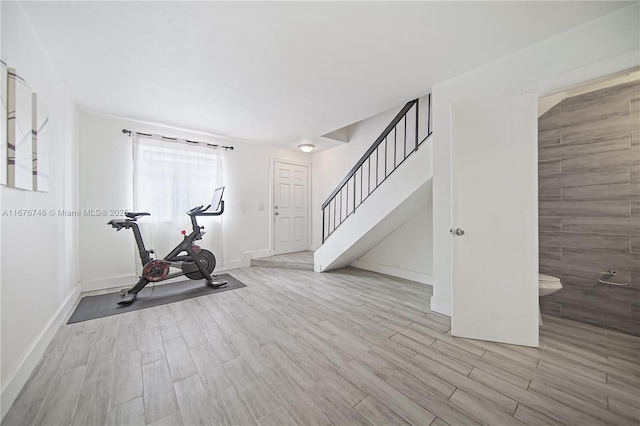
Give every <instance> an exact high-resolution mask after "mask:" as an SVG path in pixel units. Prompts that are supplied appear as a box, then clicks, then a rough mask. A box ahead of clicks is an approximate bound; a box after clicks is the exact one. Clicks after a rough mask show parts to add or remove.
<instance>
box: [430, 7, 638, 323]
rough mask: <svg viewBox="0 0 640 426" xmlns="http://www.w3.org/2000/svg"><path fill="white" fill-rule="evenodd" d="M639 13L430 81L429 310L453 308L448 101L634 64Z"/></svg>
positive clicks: (572, 80) (558, 83) (565, 81)
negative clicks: (431, 265)
mask: <svg viewBox="0 0 640 426" xmlns="http://www.w3.org/2000/svg"><path fill="white" fill-rule="evenodd" d="M639 16H640V13H639V6H638V4H635V5H632V6H629V7H627V8H624V9H621V10H619V11H617V12H614V13H612V14H610V15H607V16H605V17H603V18H600V19H598V20H596V21H593V22H591V23H587V24H585V25H582V26H580V27H577V28H575V29H573V30H571V31H567V32H565V33H563V34H560V35H558V36H555V37H552V38H550V39H548V40H545V41H543V42H541V43H538V44H536V45H534V46H531V47H529V48H527V49H524V50H521V51H519V52H517V53H515V54H513V55H510V56H507V57H505V58H502V59H500V60H498V61H495V62H493V63H491V64H488V65H485V66H483V67H480V68H478V69H476V70H473V71H470V72H468V73H466V74H464V75H461V76H459V77H456V78H454V79H451V80H449V81H446V82H444V83H442V84H438V85H436V86H434V87H433V105H434V109H433V132H434V134H433V136H434V157H433V166H434V179H433V207H434V209H433V223H434V295H433V297H432V300H431V305H432V306H431V307H432V309H433V310H435V311H437V312H441V313H443V314H446V315H450V313H451V306H450V303H451V302H450V301H451V271H452V262H451V235H450V234H449V229H450V228H451V105H452V104H453V103H456V102H461V101H465V100H472V99H485V98H495V97H500V96H506V95H510V94H516V93H518V92H519V91H520V90H522V89H526V90H531V91H534V92H538V93H540V94H541V95H543V94H545V93H544V91H552V90H553V91H555V90H559V89H561V88H563V87H565V86H567V85H571V84H576V83H578V82H580V81H585V80H588V79H593V78H597V77H600V76H602V75H605V74H607V73H613V72H616V71H620V70H621V69H624V68H625V67H630V66H633V62H635V63H636V64H637V62H638V57H639V56H638V49H639V47H640V35H639V33H638V32H639V28H640V22H639ZM594 64H595V65H594ZM496 155H499V153H496Z"/></svg>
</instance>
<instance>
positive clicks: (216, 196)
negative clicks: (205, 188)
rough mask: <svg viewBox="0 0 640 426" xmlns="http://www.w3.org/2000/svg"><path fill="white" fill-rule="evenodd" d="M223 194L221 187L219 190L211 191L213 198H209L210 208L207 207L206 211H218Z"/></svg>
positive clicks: (222, 187)
mask: <svg viewBox="0 0 640 426" xmlns="http://www.w3.org/2000/svg"><path fill="white" fill-rule="evenodd" d="M223 192H224V186H221V187H220V188H216V190H215V191H213V197H212V198H211V207H209V209H208V210H211V211H216V210H218V209H220V202H221V201H222V193H223Z"/></svg>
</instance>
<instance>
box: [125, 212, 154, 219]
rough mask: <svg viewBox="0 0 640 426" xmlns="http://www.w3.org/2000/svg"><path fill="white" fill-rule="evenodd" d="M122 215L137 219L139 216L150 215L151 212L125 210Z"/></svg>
mask: <svg viewBox="0 0 640 426" xmlns="http://www.w3.org/2000/svg"><path fill="white" fill-rule="evenodd" d="M124 215H125V216H126V217H128V218H130V219H134V220H135V219H137V218H139V217H140V216H151V213H147V212H125V213H124Z"/></svg>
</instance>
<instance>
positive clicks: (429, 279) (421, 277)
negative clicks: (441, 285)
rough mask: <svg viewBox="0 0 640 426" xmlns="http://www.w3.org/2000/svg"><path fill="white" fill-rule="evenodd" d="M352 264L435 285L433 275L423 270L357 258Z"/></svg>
mask: <svg viewBox="0 0 640 426" xmlns="http://www.w3.org/2000/svg"><path fill="white" fill-rule="evenodd" d="M351 266H353V267H354V268H360V269H365V270H367V271H372V272H378V273H381V274H385V275H391V276H392V277H398V278H404V279H405V280H411V281H416V282H419V283H422V284H428V285H433V276H432V275H429V274H425V273H422V272H415V271H409V270H407V269H400V268H394V267H393V266H387V265H380V264H378V263H372V262H367V261H365V260H360V259H358V260H356V261H354V262H353V263H352V264H351Z"/></svg>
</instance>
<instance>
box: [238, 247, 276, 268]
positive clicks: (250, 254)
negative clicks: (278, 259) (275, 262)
mask: <svg viewBox="0 0 640 426" xmlns="http://www.w3.org/2000/svg"><path fill="white" fill-rule="evenodd" d="M269 256H273V250H271V249H262V250H252V251H245V252H244V253H242V257H243V259H244V260H247V261H248V262H249V265H250V264H251V259H258V258H260V257H269Z"/></svg>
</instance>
